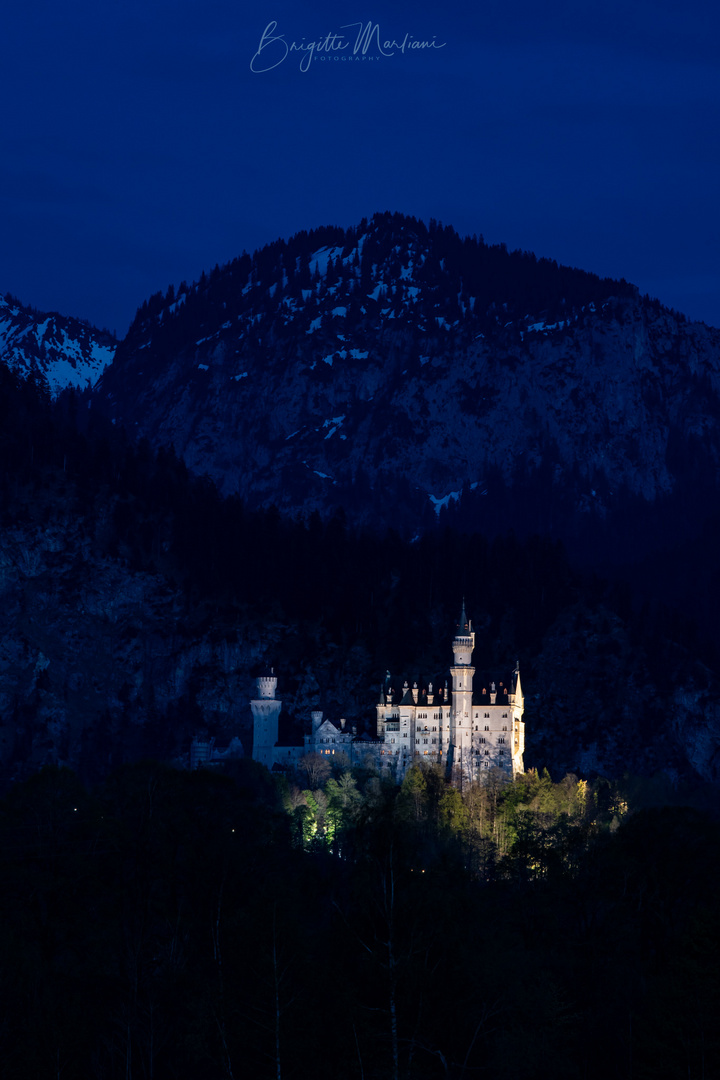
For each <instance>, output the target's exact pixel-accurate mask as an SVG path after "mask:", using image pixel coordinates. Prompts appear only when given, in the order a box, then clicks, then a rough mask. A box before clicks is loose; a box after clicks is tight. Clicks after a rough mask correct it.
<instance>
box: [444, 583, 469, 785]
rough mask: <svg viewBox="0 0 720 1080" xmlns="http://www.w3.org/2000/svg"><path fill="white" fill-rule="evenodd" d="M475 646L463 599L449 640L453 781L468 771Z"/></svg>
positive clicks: (466, 775) (457, 781) (460, 779)
mask: <svg viewBox="0 0 720 1080" xmlns="http://www.w3.org/2000/svg"><path fill="white" fill-rule="evenodd" d="M474 648H475V634H474V633H473V628H472V623H471V622H470V621H469V619H468V617H467V615H466V614H465V601H464V600H463V606H462V612H461V614H460V622H459V623H458V627H457V631H456V634H455V638H454V640H453V643H452V649H453V661H454V663H453V666H452V667H451V668H450V674H451V675H452V708H451V711H450V754H449V764H450V765H451V768H452V778H453V781H454V782H456V783H458V784H462V782H463V778H464V777H469V776H470V772H471V765H470V762H471V753H472V689H473V688H472V684H473V675H474V674H475V668H474V667H473V666H472V654H473V649H474Z"/></svg>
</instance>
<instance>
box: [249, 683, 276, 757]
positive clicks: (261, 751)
mask: <svg viewBox="0 0 720 1080" xmlns="http://www.w3.org/2000/svg"><path fill="white" fill-rule="evenodd" d="M276 690H277V677H276V675H275V673H274V671H273V669H272V668H271V669H270V672H269V674H266V675H261V676H260V678H259V679H258V680H257V697H256V698H254V699H253V701H251V702H250V709H251V710H252V715H253V754H252V756H253V758H254V759H255V761H259V762H260V763H261V764H262V765H266V766H267V768H268V769H272V767H273V764H274V760H275V746H276V744H277V741H278V719H279V717H280V710H281V709H282V701H278V700H277V698H276V697H275V691H276Z"/></svg>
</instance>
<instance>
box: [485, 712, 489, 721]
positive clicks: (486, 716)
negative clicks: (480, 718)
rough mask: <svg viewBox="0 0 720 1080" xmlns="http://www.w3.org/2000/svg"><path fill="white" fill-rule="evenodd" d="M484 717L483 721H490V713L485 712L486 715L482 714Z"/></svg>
mask: <svg viewBox="0 0 720 1080" xmlns="http://www.w3.org/2000/svg"><path fill="white" fill-rule="evenodd" d="M484 716H485V719H486V720H489V719H490V713H489V712H486V713H484Z"/></svg>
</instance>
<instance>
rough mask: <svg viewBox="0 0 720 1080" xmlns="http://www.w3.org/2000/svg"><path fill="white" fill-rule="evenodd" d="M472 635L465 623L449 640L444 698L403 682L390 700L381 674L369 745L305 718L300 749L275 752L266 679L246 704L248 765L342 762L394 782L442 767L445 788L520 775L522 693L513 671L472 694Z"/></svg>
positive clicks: (269, 679)
mask: <svg viewBox="0 0 720 1080" xmlns="http://www.w3.org/2000/svg"><path fill="white" fill-rule="evenodd" d="M474 647H475V634H474V633H473V629H472V623H471V622H470V621H469V620H468V619H467V617H466V615H465V605H464V604H463V609H462V614H461V616H460V622H459V623H458V626H457V632H456V634H455V637H454V639H453V643H452V650H453V666H452V667H451V668H450V675H451V676H452V690H449V689H448V686H447V683H446V684H445V686H444V687H443V688H442V689H440V690H438V691H435V690H434V689H433V685H432V683H429V684H428V686H427V688H425V689H423V690H421V689H419V688H418V685H417V683H415V684H414V685H413V687H412V688H410V687H409V686H408V683H407V681H406V682H405V684H404V686H403V687H402V690H401V691H400V692H398V693H396V692H395V690H394V689H393V688H392V686H391V685H390V682H391V679H390V675H389V674H388V677H387V679H386V680H385V683H384V684H383V687H382V690H381V692H380V701H379V702H378V704H377V706H376V711H377V737H376V738H374V739H372V738H368V736H366V735H363V736H360V737H359V738H358V737H357V734H356V732H355V730H354V729H353V730H352V731H346V730H345V721H344V720H340V722H339V723H340V727H337V726H336V725H335V724H333V723H332V722H331V721H330V720H325V721H323V718H322V717H323V714H322V713H321V712H319V711H317V712H313V713H312V729H311V731H310V733H309V734H308V735H306V736H305V740H304V746H280V745H278V718H279V715H280V709H281V706H282V703H281V702H280V701H278V700H277V698H276V697H275V691H276V688H277V679H276V677H275V675H274V674H273V673H272V672H271V673H270V674H269V675H264V676H262V677H261V678H259V679H258V680H257V686H258V695H257V698H255V699H254V700H253V701H251V703H250V708H251V709H252V714H253V732H254V741H253V757H254V758H255V760H256V761H260V762H262V763H263V764H264V765H267V767H268V768H272V767H273V766H280V767H282V766H285V767H287V766H289V765H293V764H295V763H297V761H299V759H300V758H301V757H303V756H304V755H305V754H310V753H317V754H325V755H328V756H332V755H335V754H346V755H347V756H348V758H349V759H350V762H351V763H352V764H356V763H365V764H373V765H375V767H376V768H378V769H381V770H383V769H384V770H387V771H389V772H390V773H391V774H392V776H393V777H394V778H395V779H397V780H398V781H400V780H402V778H403V777H404V775H405V773H406V772H407V770H408V768H409V767H410V765H412V764H413V763H417V762H419V761H426V762H437V763H439V764H441V765H444V766H445V768H446V770H447V773H448V776H449V778H450V779H451V780H452V782H453V783H456V784H458V785H462V784H463V783H464V782H467V781H472V780H478V779H482V778H483V775H489V774H486V773H485V770H489V769H492V768H495V769H500V770H501V771H502V772H503V773H505V774H506V775H507V776H508V778H512V777H515V776H517V775H518V773H522V772H523V771H524V769H523V752H524V749H525V724H524V723H523V720H522V715H523V693H522V688H521V686H520V671H519V668H518V665H517V664H516V665H515V670H514V671H513V672H512V674H511V675H510V676H509V677H508V678H506V679H505V680H503V681H500V682H498V683H495V682H486V683H485V685H483V686H482V687H481V688H480V687H477V688H476V689H473V676H474V675H475V668H474V667H473V666H472V654H473V649H474Z"/></svg>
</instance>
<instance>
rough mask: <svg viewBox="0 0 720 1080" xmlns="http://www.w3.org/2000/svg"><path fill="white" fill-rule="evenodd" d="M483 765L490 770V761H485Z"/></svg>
mask: <svg viewBox="0 0 720 1080" xmlns="http://www.w3.org/2000/svg"><path fill="white" fill-rule="evenodd" d="M483 764H484V766H485V768H486V769H489V768H490V762H489V761H485V762H483Z"/></svg>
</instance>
